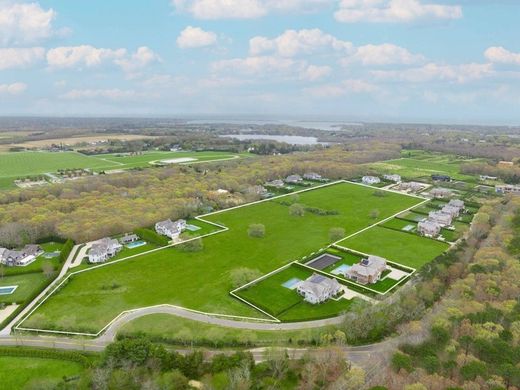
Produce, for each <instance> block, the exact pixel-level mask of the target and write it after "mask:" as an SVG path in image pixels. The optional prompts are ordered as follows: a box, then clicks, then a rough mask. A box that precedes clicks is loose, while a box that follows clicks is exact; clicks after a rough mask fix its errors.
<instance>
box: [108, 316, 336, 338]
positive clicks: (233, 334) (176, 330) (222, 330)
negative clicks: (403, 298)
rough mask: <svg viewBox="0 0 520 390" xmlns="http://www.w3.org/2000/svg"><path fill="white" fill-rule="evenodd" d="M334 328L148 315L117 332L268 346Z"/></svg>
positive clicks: (129, 334)
mask: <svg viewBox="0 0 520 390" xmlns="http://www.w3.org/2000/svg"><path fill="white" fill-rule="evenodd" d="M334 330H335V328H334V327H323V328H312V329H303V330H294V331H283V330H277V331H274V332H273V331H257V330H248V329H237V328H227V327H223V326H218V325H210V324H206V323H203V322H199V321H193V320H188V319H184V318H180V317H174V316H171V315H169V314H151V315H148V316H144V317H141V318H138V319H135V320H133V321H131V322H129V323H128V324H125V325H124V326H123V327H122V328H121V329H120V330H119V332H118V334H119V335H122V336H131V335H136V334H143V333H144V334H146V335H148V336H149V337H151V338H152V339H156V340H161V341H166V342H170V343H180V344H182V343H185V342H191V341H193V342H194V343H196V344H197V343H209V344H210V345H215V346H220V345H221V344H222V343H233V342H241V343H252V344H259V345H262V344H269V345H273V344H275V345H288V343H289V340H292V342H293V343H295V344H296V343H297V342H298V340H305V341H310V340H312V339H313V338H314V339H316V340H318V339H319V338H320V334H322V333H325V332H327V331H329V332H333V331H334Z"/></svg>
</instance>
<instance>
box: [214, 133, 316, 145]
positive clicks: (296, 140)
mask: <svg viewBox="0 0 520 390" xmlns="http://www.w3.org/2000/svg"><path fill="white" fill-rule="evenodd" d="M221 137H226V138H235V139H238V140H240V141H254V140H263V141H277V142H285V143H287V144H291V145H317V144H326V142H318V139H317V138H316V137H303V136H299V135H265V134H225V135H221Z"/></svg>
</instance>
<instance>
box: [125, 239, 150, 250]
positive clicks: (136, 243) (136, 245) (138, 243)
mask: <svg viewBox="0 0 520 390" xmlns="http://www.w3.org/2000/svg"><path fill="white" fill-rule="evenodd" d="M143 245H146V241H134V242H131V243H130V244H126V247H127V248H128V249H133V248H139V247H140V246H143Z"/></svg>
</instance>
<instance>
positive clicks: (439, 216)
mask: <svg viewBox="0 0 520 390" xmlns="http://www.w3.org/2000/svg"><path fill="white" fill-rule="evenodd" d="M428 219H429V220H430V221H432V222H435V223H438V224H439V225H441V226H442V227H445V226H450V225H451V222H452V220H453V217H452V216H451V215H450V214H445V213H443V212H442V211H430V212H429V213H428Z"/></svg>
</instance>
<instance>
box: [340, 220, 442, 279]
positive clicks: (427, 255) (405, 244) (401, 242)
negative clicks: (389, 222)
mask: <svg viewBox="0 0 520 390" xmlns="http://www.w3.org/2000/svg"><path fill="white" fill-rule="evenodd" d="M374 243H377V245H374ZM338 245H340V246H342V247H345V248H349V249H353V250H355V251H359V252H362V253H366V254H372V255H377V256H381V257H384V258H386V259H388V260H390V261H393V262H396V263H399V264H403V265H406V266H408V267H412V268H416V269H418V268H420V267H421V266H423V265H424V264H426V263H428V262H430V261H432V260H433V259H434V258H435V257H437V256H439V255H440V254H442V253H443V252H444V251H446V250H447V249H448V247H449V245H448V244H446V243H444V242H440V241H437V240H432V239H429V238H425V237H421V236H418V235H416V234H411V233H405V232H400V231H397V230H393V229H387V228H384V227H381V226H374V227H373V228H371V229H368V230H365V231H364V232H362V233H360V234H358V235H356V236H354V237H351V238H348V239H346V240H343V241H340V242H339V243H338Z"/></svg>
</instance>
